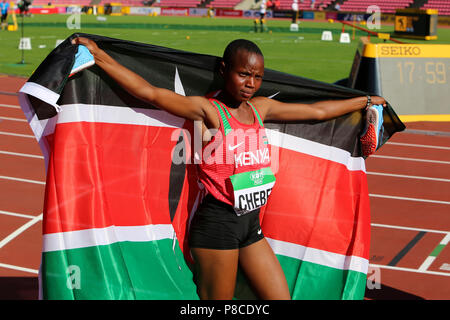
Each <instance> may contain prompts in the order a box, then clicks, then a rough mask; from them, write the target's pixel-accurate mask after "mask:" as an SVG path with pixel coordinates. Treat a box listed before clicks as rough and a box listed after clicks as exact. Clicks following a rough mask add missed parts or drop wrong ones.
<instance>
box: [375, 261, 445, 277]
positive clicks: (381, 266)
mask: <svg viewBox="0 0 450 320" xmlns="http://www.w3.org/2000/svg"><path fill="white" fill-rule="evenodd" d="M369 267H374V268H380V269H390V270H395V271H407V272H414V273H422V274H431V275H436V276H446V277H450V272H448V273H445V272H438V271H429V270H425V271H421V270H419V269H412V268H402V267H393V266H385V265H381V264H371V263H370V264H369Z"/></svg>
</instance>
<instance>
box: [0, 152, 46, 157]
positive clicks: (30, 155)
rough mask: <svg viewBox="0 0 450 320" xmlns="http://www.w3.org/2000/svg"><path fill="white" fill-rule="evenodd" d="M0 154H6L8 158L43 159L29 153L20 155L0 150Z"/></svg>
mask: <svg viewBox="0 0 450 320" xmlns="http://www.w3.org/2000/svg"><path fill="white" fill-rule="evenodd" d="M0 154H6V155H8V156H19V157H27V158H37V159H44V157H43V156H39V155H37V154H29V153H20V152H11V151H2V150H0Z"/></svg>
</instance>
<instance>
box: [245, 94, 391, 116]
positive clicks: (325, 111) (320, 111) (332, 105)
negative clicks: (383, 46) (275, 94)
mask: <svg viewBox="0 0 450 320" xmlns="http://www.w3.org/2000/svg"><path fill="white" fill-rule="evenodd" d="M252 101H254V102H255V105H256V106H258V108H259V110H261V115H262V116H263V118H264V120H279V121H301V120H320V121H322V120H328V119H332V118H336V117H339V116H341V115H344V114H346V113H349V112H353V111H356V110H360V109H364V108H366V106H367V101H368V98H367V97H366V96H362V97H356V98H351V99H345V100H326V101H319V102H316V103H312V104H302V103H284V102H280V101H276V100H273V99H269V98H266V97H255V98H254V99H253V100H252ZM370 104H371V105H380V104H381V105H383V106H386V101H385V100H384V98H382V97H378V96H371V103H370Z"/></svg>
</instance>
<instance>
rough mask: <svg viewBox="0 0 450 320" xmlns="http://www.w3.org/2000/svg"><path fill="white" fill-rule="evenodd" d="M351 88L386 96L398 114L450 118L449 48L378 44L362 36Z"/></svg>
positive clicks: (351, 79) (445, 46) (351, 78)
mask: <svg viewBox="0 0 450 320" xmlns="http://www.w3.org/2000/svg"><path fill="white" fill-rule="evenodd" d="M348 86H349V87H351V88H355V89H359V90H363V91H366V92H369V93H371V94H374V95H379V96H382V97H384V98H385V99H386V100H387V101H389V103H390V104H391V105H392V106H393V107H394V109H395V111H396V112H397V114H399V115H412V114H415V115H420V114H423V115H431V114H433V115H436V114H437V115H438V114H447V115H448V114H450V45H439V44H397V43H377V44H375V43H370V42H369V41H368V39H367V38H366V37H362V38H361V42H360V44H359V47H358V49H357V52H356V54H355V58H354V61H353V66H352V70H351V72H350V76H349V83H348Z"/></svg>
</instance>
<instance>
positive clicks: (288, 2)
mask: <svg viewBox="0 0 450 320" xmlns="http://www.w3.org/2000/svg"><path fill="white" fill-rule="evenodd" d="M334 1H335V0H316V1H315V2H314V5H313V6H311V4H312V3H311V0H303V2H302V1H301V0H298V1H297V2H298V9H299V10H320V9H321V8H326V7H328V6H329V5H330V3H332V2H334ZM292 2H293V1H292V0H280V10H291V9H292Z"/></svg>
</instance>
